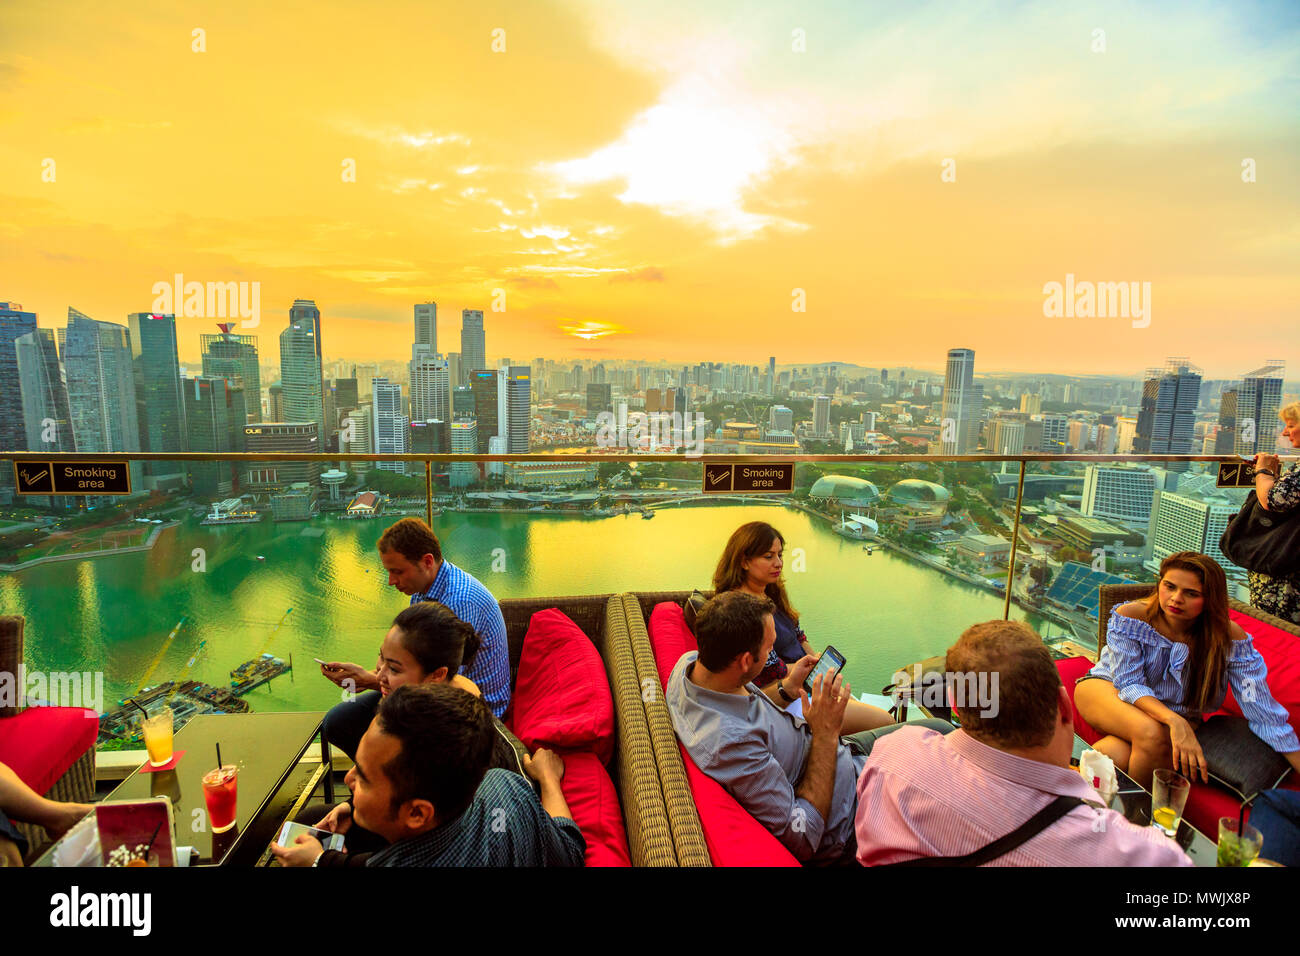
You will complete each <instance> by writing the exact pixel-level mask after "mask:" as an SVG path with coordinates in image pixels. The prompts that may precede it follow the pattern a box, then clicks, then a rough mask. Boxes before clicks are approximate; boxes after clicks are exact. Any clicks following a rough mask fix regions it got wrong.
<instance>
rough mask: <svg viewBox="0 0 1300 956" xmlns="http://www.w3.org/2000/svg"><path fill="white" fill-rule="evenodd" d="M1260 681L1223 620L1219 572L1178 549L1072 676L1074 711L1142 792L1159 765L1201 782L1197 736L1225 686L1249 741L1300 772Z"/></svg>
mask: <svg viewBox="0 0 1300 956" xmlns="http://www.w3.org/2000/svg"><path fill="white" fill-rule="evenodd" d="M1267 677H1268V669H1267V668H1266V667H1265V665H1264V659H1263V658H1262V657H1260V655H1259V652H1258V651H1256V650H1255V648H1254V645H1253V644H1252V643H1251V638H1250V635H1249V634H1247V633H1246V632H1245V630H1243V629H1242V627H1241V625H1240V624H1237V623H1236V622H1234V621H1232V620H1231V619H1230V618H1229V617H1228V586H1227V578H1226V577H1225V576H1224V573H1223V568H1221V567H1219V565H1218V563H1216V562H1215V561H1214V559H1213V558H1210V557H1207V556H1206V555H1204V554H1198V553H1196V552H1194V551H1180V552H1178V553H1177V554H1171V555H1169V557H1167V558H1165V559H1164V561H1162V562H1161V563H1160V574H1159V579H1158V583H1157V584H1156V587H1155V590H1153V591H1152V592H1151V594H1150V595H1149V596H1148V597H1146V598H1145V599H1143V600H1140V601H1132V602H1129V603H1128V604H1124V605H1121V606H1119V607H1116V608H1115V609H1114V610H1113V611H1111V615H1110V621H1109V622H1108V623H1107V625H1106V646H1105V648H1104V649H1103V650H1102V652H1101V657H1100V658H1099V659H1098V661H1097V665H1096V666H1095V667H1093V669H1092V670H1091V671H1089V672H1088V673H1087V674H1085V675H1084V676H1083V677H1081V678H1079V680H1078V682H1077V685H1076V688H1075V692H1074V704H1075V706H1076V707H1077V708H1078V710H1079V715H1080V716H1081V717H1082V718H1083V719H1084V720H1086V721H1087V722H1088V723H1089V724H1090V725H1092V727H1093V728H1094V729H1096V730H1097V731H1098V732H1099V733H1103V734H1106V735H1107V736H1105V737H1103V738H1102V739H1101V740H1099V741H1097V742H1096V743H1095V744H1093V747H1094V748H1095V749H1097V750H1099V751H1101V752H1102V753H1104V754H1106V756H1108V757H1110V758H1111V759H1112V760H1114V761H1115V764H1116V766H1118V767H1119V768H1120V769H1121V770H1124V771H1125V772H1127V773H1128V775H1129V776H1130V777H1132V778H1133V779H1134V780H1136V781H1137V782H1138V783H1140V784H1141V785H1142V786H1143V787H1146V788H1147V789H1150V787H1151V777H1152V774H1153V773H1154V772H1155V771H1156V770H1157V769H1158V768H1160V767H1173V769H1175V770H1177V771H1179V772H1180V773H1182V774H1183V775H1184V776H1186V777H1188V778H1189V779H1190V778H1192V776H1193V775H1196V776H1199V777H1200V778H1201V780H1202V781H1207V780H1209V773H1208V770H1209V768H1208V765H1207V763H1206V760H1205V754H1204V753H1203V752H1202V750H1201V745H1200V743H1199V742H1198V741H1197V739H1196V729H1197V728H1198V727H1199V726H1200V724H1201V722H1202V715H1203V714H1207V713H1213V712H1214V711H1216V710H1218V709H1219V708H1220V707H1222V706H1223V699H1224V697H1225V695H1226V693H1227V688H1228V687H1229V686H1231V687H1232V692H1233V695H1234V696H1235V697H1236V699H1237V703H1238V704H1239V705H1240V706H1241V709H1242V712H1243V713H1244V714H1245V716H1246V719H1247V720H1248V721H1249V723H1250V729H1251V730H1252V731H1253V732H1254V734H1255V736H1257V737H1259V738H1260V739H1261V740H1263V741H1264V742H1265V743H1266V744H1268V745H1269V746H1271V747H1272V748H1273V749H1274V750H1276V751H1277V752H1278V753H1280V754H1282V756H1283V757H1285V758H1286V759H1287V761H1288V762H1289V763H1290V764H1291V766H1292V767H1294V768H1295V769H1296V771H1297V772H1300V739H1297V738H1296V733H1295V731H1294V730H1293V729H1292V728H1291V725H1290V723H1289V718H1288V715H1287V712H1286V710H1285V709H1284V708H1283V707H1282V706H1281V705H1280V704H1278V702H1277V701H1276V700H1274V699H1273V696H1272V695H1271V694H1270V693H1269V690H1268V684H1267V683H1266V679H1267Z"/></svg>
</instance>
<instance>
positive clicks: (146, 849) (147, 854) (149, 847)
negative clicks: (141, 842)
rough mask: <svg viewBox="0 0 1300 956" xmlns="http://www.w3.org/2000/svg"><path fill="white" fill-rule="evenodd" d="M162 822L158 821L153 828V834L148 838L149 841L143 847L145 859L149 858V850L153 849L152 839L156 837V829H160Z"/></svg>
mask: <svg viewBox="0 0 1300 956" xmlns="http://www.w3.org/2000/svg"><path fill="white" fill-rule="evenodd" d="M163 822H164V821H162V820H159V821H158V825H157V826H156V827H154V828H153V836H151V837H150V838H149V843H148V844H147V845H146V846H145V848H144V856H145V859H146V860H147V859H148V858H149V851H150V850H151V849H153V841H154V840H156V839H158V831H159V830H161V829H162V825H163Z"/></svg>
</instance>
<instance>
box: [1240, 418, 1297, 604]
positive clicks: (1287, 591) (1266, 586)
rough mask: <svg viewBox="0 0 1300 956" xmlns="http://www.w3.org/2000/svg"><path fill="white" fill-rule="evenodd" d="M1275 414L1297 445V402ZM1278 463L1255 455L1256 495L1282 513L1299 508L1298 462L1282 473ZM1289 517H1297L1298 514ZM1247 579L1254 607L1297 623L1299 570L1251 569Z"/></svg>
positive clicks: (1274, 458) (1267, 456)
mask: <svg viewBox="0 0 1300 956" xmlns="http://www.w3.org/2000/svg"><path fill="white" fill-rule="evenodd" d="M1277 414H1278V418H1280V419H1282V422H1283V429H1282V434H1283V435H1284V436H1285V437H1286V438H1288V439H1290V441H1291V445H1292V446H1293V447H1296V448H1300V402H1292V403H1291V404H1290V405H1286V406H1284V407H1283V408H1282V409H1281V411H1279V412H1278V413H1277ZM1281 465H1282V462H1281V459H1279V458H1278V456H1277V455H1271V454H1263V453H1261V454H1258V455H1256V456H1255V496H1256V498H1257V499H1258V500H1259V505H1260V507H1261V508H1263V509H1264V510H1265V511H1269V512H1277V513H1282V512H1288V511H1294V510H1295V509H1297V508H1300V461H1298V462H1296V463H1294V464H1292V465H1291V467H1290V468H1288V469H1287V470H1286V471H1285V472H1283V471H1282V469H1281ZM1291 520H1293V521H1295V520H1300V516H1293V517H1292V518H1291ZM1249 580H1250V603H1251V604H1252V605H1253V606H1255V607H1257V608H1259V609H1260V610H1261V611H1267V612H1268V613H1269V614H1275V615H1277V616H1278V617H1280V618H1282V620H1284V621H1291V622H1292V623H1294V624H1300V570H1297V571H1292V572H1291V573H1290V574H1285V575H1272V574H1265V573H1264V572H1262V571H1250V575H1249Z"/></svg>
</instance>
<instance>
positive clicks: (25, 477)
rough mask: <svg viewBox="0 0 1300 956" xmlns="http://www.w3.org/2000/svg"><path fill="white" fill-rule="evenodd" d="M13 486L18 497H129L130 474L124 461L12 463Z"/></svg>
mask: <svg viewBox="0 0 1300 956" xmlns="http://www.w3.org/2000/svg"><path fill="white" fill-rule="evenodd" d="M14 485H15V486H16V488H15V490H16V491H17V492H18V494H20V495H129V494H130V493H131V471H130V469H129V467H128V463H127V462H124V461H83V460H81V459H72V460H69V459H60V460H59V461H32V460H27V459H24V460H22V461H15V462H14Z"/></svg>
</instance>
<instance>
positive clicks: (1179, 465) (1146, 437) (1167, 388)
mask: <svg viewBox="0 0 1300 956" xmlns="http://www.w3.org/2000/svg"><path fill="white" fill-rule="evenodd" d="M1200 397H1201V370H1200V369H1199V368H1197V367H1196V366H1194V365H1192V364H1191V363H1190V362H1188V361H1187V359H1184V358H1175V359H1169V360H1168V363H1167V364H1166V366H1165V367H1164V368H1163V369H1151V370H1149V371H1148V373H1147V377H1146V381H1144V382H1143V384H1142V404H1141V408H1140V410H1139V412H1138V421H1137V436H1136V437H1135V438H1134V440H1133V450H1134V451H1135V452H1137V453H1138V454H1139V455H1147V454H1151V455H1160V454H1168V455H1190V454H1191V453H1192V430H1193V428H1194V427H1195V425H1196V403H1197V402H1198V401H1200ZM1170 464H1171V466H1173V467H1171V469H1170V470H1173V471H1178V470H1182V469H1183V468H1185V467H1186V463H1184V462H1171V463H1170Z"/></svg>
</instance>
